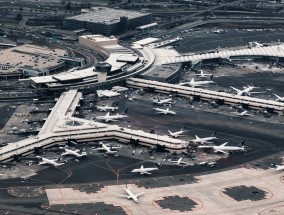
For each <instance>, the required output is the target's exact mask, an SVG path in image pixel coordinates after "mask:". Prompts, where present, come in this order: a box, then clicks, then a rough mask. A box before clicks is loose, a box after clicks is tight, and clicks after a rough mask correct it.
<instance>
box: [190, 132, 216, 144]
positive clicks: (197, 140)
mask: <svg viewBox="0 0 284 215" xmlns="http://www.w3.org/2000/svg"><path fill="white" fill-rule="evenodd" d="M216 139H218V138H217V137H216V131H215V132H214V133H213V134H212V135H211V136H210V137H204V138H200V137H198V136H197V135H195V139H194V140H192V142H194V143H199V144H204V143H213V142H210V141H211V140H216Z"/></svg>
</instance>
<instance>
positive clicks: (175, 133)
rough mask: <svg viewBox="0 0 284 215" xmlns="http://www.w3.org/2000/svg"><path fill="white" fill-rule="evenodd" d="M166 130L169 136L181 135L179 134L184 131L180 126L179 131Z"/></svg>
mask: <svg viewBox="0 0 284 215" xmlns="http://www.w3.org/2000/svg"><path fill="white" fill-rule="evenodd" d="M168 132H169V133H170V134H169V136H170V137H175V138H177V137H180V136H182V135H181V134H182V133H184V129H183V128H182V129H181V130H180V131H176V132H171V131H170V130H168Z"/></svg>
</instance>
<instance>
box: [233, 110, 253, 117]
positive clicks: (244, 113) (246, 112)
mask: <svg viewBox="0 0 284 215" xmlns="http://www.w3.org/2000/svg"><path fill="white" fill-rule="evenodd" d="M234 113H235V114H236V115H238V116H253V115H252V114H249V113H248V111H247V110H245V111H243V112H241V113H238V112H234Z"/></svg>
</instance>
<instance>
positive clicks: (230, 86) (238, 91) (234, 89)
mask: <svg viewBox="0 0 284 215" xmlns="http://www.w3.org/2000/svg"><path fill="white" fill-rule="evenodd" d="M230 87H231V86H230ZM231 88H232V89H233V90H235V91H237V92H238V93H239V92H241V90H239V89H237V88H234V87H231Z"/></svg>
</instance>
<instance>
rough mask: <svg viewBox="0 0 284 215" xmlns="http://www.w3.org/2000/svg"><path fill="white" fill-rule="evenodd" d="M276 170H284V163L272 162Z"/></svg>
mask: <svg viewBox="0 0 284 215" xmlns="http://www.w3.org/2000/svg"><path fill="white" fill-rule="evenodd" d="M272 166H273V167H274V169H275V170H277V171H281V170H284V165H275V164H274V163H273V164H272Z"/></svg>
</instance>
